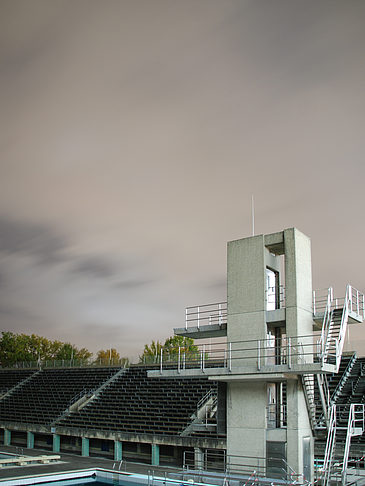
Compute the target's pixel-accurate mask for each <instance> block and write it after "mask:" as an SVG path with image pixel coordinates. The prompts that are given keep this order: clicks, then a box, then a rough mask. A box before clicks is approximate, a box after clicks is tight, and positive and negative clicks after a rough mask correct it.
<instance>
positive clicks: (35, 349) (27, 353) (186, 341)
mask: <svg viewBox="0 0 365 486" xmlns="http://www.w3.org/2000/svg"><path fill="white" fill-rule="evenodd" d="M179 348H180V355H183V354H185V356H186V355H188V356H190V357H192V356H195V355H197V354H198V347H197V346H196V345H195V344H194V340H193V339H191V338H187V337H183V336H171V337H169V338H167V339H166V340H165V342H164V343H161V342H159V341H152V342H151V344H145V346H144V348H143V352H142V354H141V355H140V356H139V362H140V363H155V362H158V360H159V359H160V356H161V354H162V356H163V358H168V359H169V360H173V359H177V357H178V354H179ZM66 360H67V361H72V360H73V361H75V362H80V363H82V362H85V363H90V362H94V363H95V364H97V363H99V362H100V363H105V362H110V363H115V364H116V363H118V364H121V365H123V366H128V365H129V359H128V358H126V357H121V356H120V354H119V352H118V351H117V350H116V349H115V348H111V349H107V350H104V349H100V350H99V351H98V352H97V354H96V357H95V358H94V357H93V353H91V352H90V351H89V350H88V349H86V348H80V349H79V348H78V347H77V346H75V345H73V344H71V343H65V342H62V341H58V340H54V341H52V340H50V339H47V338H45V337H43V336H38V335H36V334H31V335H28V334H23V333H21V334H17V333H13V332H10V331H3V332H2V333H1V337H0V366H2V367H9V366H14V365H15V364H16V363H22V362H44V361H66Z"/></svg>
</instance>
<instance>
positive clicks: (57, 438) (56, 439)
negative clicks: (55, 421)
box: [52, 434, 61, 452]
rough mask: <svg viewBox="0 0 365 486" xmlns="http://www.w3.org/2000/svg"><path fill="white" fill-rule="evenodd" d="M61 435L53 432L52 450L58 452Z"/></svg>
mask: <svg viewBox="0 0 365 486" xmlns="http://www.w3.org/2000/svg"><path fill="white" fill-rule="evenodd" d="M60 448H61V437H60V436H59V435H58V434H53V448H52V450H53V452H60Z"/></svg>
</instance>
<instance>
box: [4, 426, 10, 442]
mask: <svg viewBox="0 0 365 486" xmlns="http://www.w3.org/2000/svg"><path fill="white" fill-rule="evenodd" d="M10 444H11V430H8V429H4V445H6V446H10Z"/></svg>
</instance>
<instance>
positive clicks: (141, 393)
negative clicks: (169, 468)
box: [0, 366, 225, 465]
mask: <svg viewBox="0 0 365 486" xmlns="http://www.w3.org/2000/svg"><path fill="white" fill-rule="evenodd" d="M147 369H151V366H150V367H148V366H147V367H146V366H131V367H130V368H126V369H124V368H122V367H107V366H106V367H83V368H54V369H52V368H50V369H42V370H36V369H33V370H24V372H23V370H21V371H20V372H19V370H0V381H1V383H2V386H3V389H4V394H3V397H2V398H0V428H1V429H2V434H1V435H0V436H1V437H2V438H3V441H4V444H5V445H10V444H13V445H18V446H22V447H24V446H26V447H29V448H34V447H35V448H45V449H47V448H48V449H51V450H53V452H60V451H63V452H66V451H67V452H76V453H78V454H82V455H84V456H87V455H89V454H95V455H105V456H107V457H111V458H113V457H114V459H116V460H119V459H120V458H121V457H122V450H123V452H124V451H126V452H127V451H128V450H130V451H133V457H135V459H136V460H138V458H139V459H141V458H145V459H146V456H147V459H146V460H147V461H148V460H149V459H148V456H151V455H152V459H150V460H151V461H152V462H153V463H155V464H157V463H159V461H160V455H161V459H162V461H163V457H162V456H163V455H164V454H165V455H166V456H170V457H169V461H170V462H171V461H172V462H175V463H177V464H179V465H182V464H181V461H182V456H183V452H184V451H185V450H194V447H205V448H210V449H215V448H218V449H219V450H224V448H225V437H224V434H223V435H222V434H221V435H218V434H217V431H216V430H217V429H216V428H215V429H214V427H213V431H212V426H211V425H212V420H211V419H210V423H209V425H210V427H209V428H208V427H207V429H206V431H205V429H204V427H200V428H199V430H198V431H197V432H195V431H194V427H190V428H188V427H189V425H190V424H191V423H192V421H193V420H194V417H195V418H196V414H197V406H198V403H199V402H200V401H201V400H202V399H203V398H204V396H205V395H207V394H209V393H210V394H214V395H217V393H218V391H217V388H218V386H217V383H216V382H213V381H209V380H208V379H207V378H192V379H186V378H185V379H184V378H180V379H179V378H178V379H151V378H147ZM213 422H214V420H213ZM187 430H188V432H187V433H186V431H187ZM184 431H185V433H184ZM133 444H135V445H138V447H137V446H136V447H134V446H133ZM160 450H161V453H160ZM156 451H157V452H156ZM129 457H131V454H129Z"/></svg>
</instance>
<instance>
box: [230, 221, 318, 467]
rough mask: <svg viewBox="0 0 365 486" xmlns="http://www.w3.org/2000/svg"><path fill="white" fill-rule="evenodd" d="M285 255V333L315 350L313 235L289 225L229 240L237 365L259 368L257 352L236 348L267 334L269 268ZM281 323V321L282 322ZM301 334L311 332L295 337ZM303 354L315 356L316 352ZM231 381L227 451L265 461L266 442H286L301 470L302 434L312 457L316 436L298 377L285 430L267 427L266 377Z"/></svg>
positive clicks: (276, 266)
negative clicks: (266, 295) (311, 240)
mask: <svg viewBox="0 0 365 486" xmlns="http://www.w3.org/2000/svg"><path fill="white" fill-rule="evenodd" d="M265 245H266V246H265ZM273 252H274V253H275V255H274V254H273ZM282 254H284V263H285V275H281V276H279V279H280V280H281V281H285V290H286V292H285V293H286V305H285V307H286V311H285V322H284V333H286V335H287V336H288V337H291V338H292V344H293V346H296V347H297V346H298V345H303V346H304V349H305V351H306V352H308V353H312V350H313V348H312V333H313V319H312V271H311V248H310V240H309V238H308V237H307V236H305V235H304V234H303V233H301V232H300V231H298V230H297V229H295V228H290V229H287V230H284V231H283V232H281V233H275V234H273V235H266V236H264V235H258V236H254V237H250V238H245V239H241V240H236V241H232V242H229V243H228V249H227V301H228V303H227V306H228V317H227V339H228V342H231V343H232V344H231V346H232V358H233V360H234V366H235V367H237V366H238V365H239V366H242V367H244V368H246V370H247V371H251V369H252V371H257V351H256V350H254V349H253V350H252V351H249V352H248V351H247V349H246V350H245V351H244V352H243V351H238V350H239V349H242V348H243V347H244V348H247V347H249V346H247V345H246V343H245V345H242V343H241V344H239V343H237V341H245V342H247V341H248V340H261V339H266V337H267V330H268V326H267V323H266V318H267V315H266V300H265V290H266V267H269V268H271V269H272V270H275V271H277V272H279V273H280V271H281V266H282V257H281V256H280V255H282ZM280 325H281V326H283V323H281V324H280ZM271 326H272V324H271ZM274 326H275V325H274ZM299 335H300V336H304V335H305V336H309V337H308V338H300V339H297V338H296V337H297V336H299ZM256 346H257V344H256ZM254 347H255V343H254V342H252V348H254ZM297 349H298V348H297ZM305 359H306V361H311V360H312V356H308V357H306V358H305ZM295 360H298V358H296V357H294V358H293V363H295ZM227 382H228V386H227V453H228V455H239V456H257V457H260V458H263V460H265V457H266V446H267V441H268V440H270V441H278V442H283V443H285V444H286V450H287V461H288V464H289V466H290V467H291V468H292V469H294V470H295V471H296V472H297V473H299V474H300V473H302V472H303V448H302V443H303V438H304V437H310V441H311V445H312V459H313V437H312V431H311V427H310V422H309V418H308V413H307V408H306V403H305V398H304V393H303V390H302V386H301V379H300V376H297V375H292V376H291V379H290V380H288V382H287V412H288V420H287V429H286V430H285V431H280V430H277V431H271V430H270V431H269V430H267V424H266V406H267V383H266V382H265V381H260V377H259V376H258V379H257V381H254V382H253V381H245V379H244V376H243V377H242V380H241V381H238V382H234V381H230V378H229V376H228V377H227ZM242 461H249V460H248V459H242ZM312 462H313V461H312ZM263 465H264V464H263V463H262V462H261V466H263Z"/></svg>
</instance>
